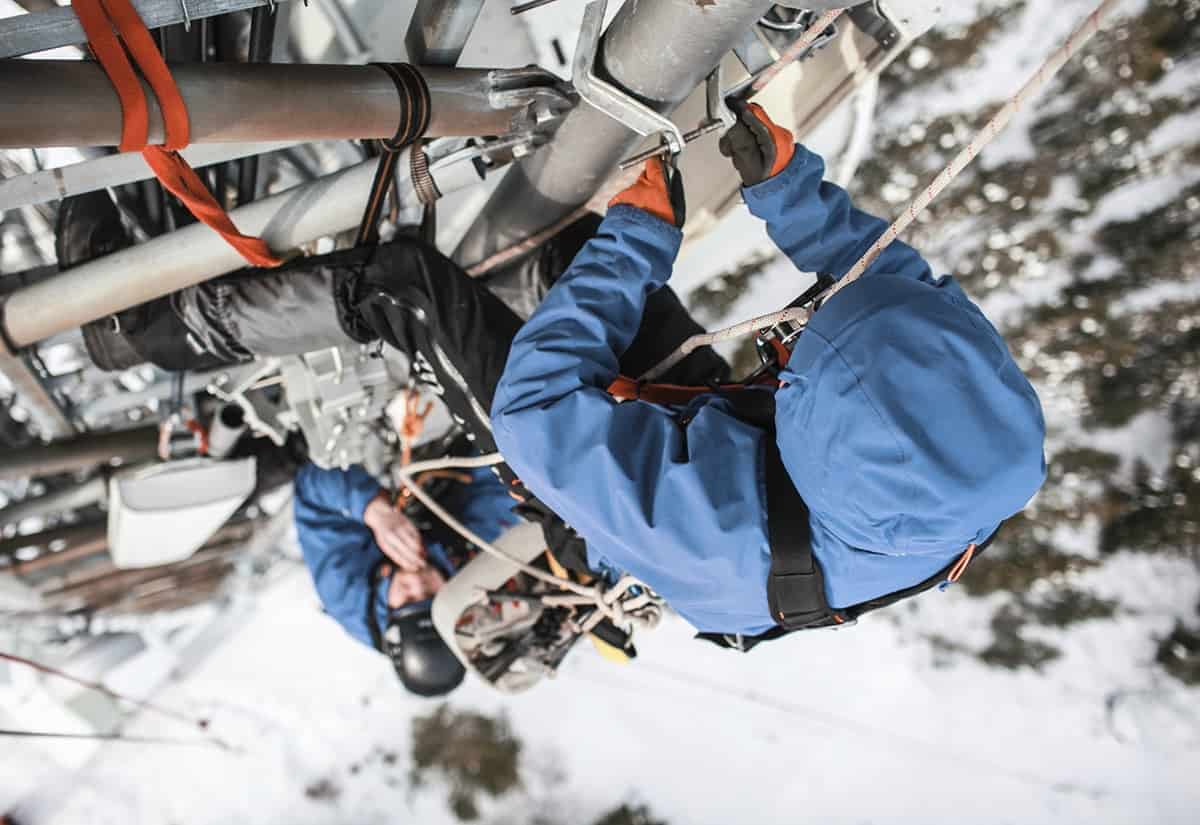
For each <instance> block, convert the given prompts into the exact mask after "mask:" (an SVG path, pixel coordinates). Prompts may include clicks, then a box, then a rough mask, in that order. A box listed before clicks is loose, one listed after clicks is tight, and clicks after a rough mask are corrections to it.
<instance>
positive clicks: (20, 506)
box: [0, 440, 108, 547]
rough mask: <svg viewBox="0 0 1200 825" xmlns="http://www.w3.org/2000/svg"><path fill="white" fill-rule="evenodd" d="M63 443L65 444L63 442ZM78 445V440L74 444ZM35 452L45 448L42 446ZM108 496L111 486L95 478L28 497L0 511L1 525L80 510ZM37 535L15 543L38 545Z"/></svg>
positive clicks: (101, 479)
mask: <svg viewBox="0 0 1200 825" xmlns="http://www.w3.org/2000/svg"><path fill="white" fill-rule="evenodd" d="M59 443H62V442H59ZM71 443H74V444H75V445H76V446H78V444H79V442H78V440H76V441H74V442H71ZM34 449H39V450H40V449H43V447H41V446H40V445H39V446H38V447H37V448H34ZM107 494H108V485H107V483H106V482H105V481H104V479H103V478H101V477H96V478H91V479H89V480H87V481H85V482H83V483H82V484H76V485H75V486H73V487H64V488H63V489H61V490H55V491H54V492H52V493H46V494H44V495H40V496H37V497H36V498H26V499H22V500H21V501H18V502H16V503H15V504H10V505H8V506H7V507H5V508H4V509H3V510H0V524H17V523H18V522H21V521H24V520H25V519H27V518H32V517H34V516H44V515H47V514H49V513H59V512H62V511H63V510H78V509H80V508H83V507H89V506H91V505H93V504H96V503H97V502H99V501H101V500H103V498H104V497H105V496H106V495H107ZM34 538H35V537H34V536H25V537H22V538H20V539H13V541H22V542H23V544H19V545H18V547H23V546H25V545H28V544H34V543H35V542H34Z"/></svg>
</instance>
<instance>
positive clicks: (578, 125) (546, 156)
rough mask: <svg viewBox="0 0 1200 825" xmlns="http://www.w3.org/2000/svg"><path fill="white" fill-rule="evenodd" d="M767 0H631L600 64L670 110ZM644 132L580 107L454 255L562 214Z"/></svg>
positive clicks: (475, 254)
mask: <svg viewBox="0 0 1200 825" xmlns="http://www.w3.org/2000/svg"><path fill="white" fill-rule="evenodd" d="M771 5H772V4H771V0H712V2H697V0H639V2H627V3H625V5H623V6H622V7H621V9H620V11H618V12H617V15H616V17H614V18H613V21H612V24H611V25H610V26H609V27H608V30H607V31H606V32H605V34H604V38H603V41H602V42H601V48H600V55H599V58H598V64H599V66H598V68H599V69H602V70H603V72H604V73H606V74H607V75H608V76H609V79H610V80H611V81H613V82H614V83H616V84H617V85H618V86H620V87H621V88H623V89H625V90H626V91H628V92H630V93H632V94H633V95H635V96H636V97H638V98H640V99H642V100H643V101H644V102H645V103H647V104H649V105H650V106H652V107H653V108H655V109H656V110H658V111H660V112H670V111H671V110H673V109H674V108H675V107H676V106H678V105H679V104H680V103H681V102H682V101H683V99H684V98H685V97H687V96H688V94H689V93H690V92H691V91H692V90H693V89H695V88H696V86H698V85H699V84H700V82H701V81H702V80H703V79H704V77H705V76H706V75H707V74H708V73H709V72H711V71H712V69H713V67H714V66H716V65H717V63H718V62H720V60H721V58H722V56H724V54H725V53H726V52H728V51H729V50H731V49H732V48H733V47H734V45H735V44H736V43H737V42H738V40H739V39H740V38H741V36H742V35H743V34H744V33H745V31H746V30H747V29H748V28H749V27H750V26H752V25H753V24H754V23H755V22H756V21H757V20H758V19H759V18H760V17H762V16H763V14H764V13H765V12H766V10H767V9H768V8H770V6H771ZM639 141H640V138H639V137H638V135H637V134H635V133H634V132H632V131H631V130H629V129H627V128H625V127H623V126H622V125H621V124H619V123H617V122H616V121H615V120H613V119H611V118H609V117H608V116H607V115H604V114H602V113H601V112H599V111H597V110H596V109H593V108H592V107H590V106H587V105H586V104H581V105H580V106H578V107H576V108H575V109H574V110H573V111H571V113H570V114H568V115H567V116H566V118H565V119H564V121H563V124H562V126H561V127H560V128H559V130H558V132H557V134H556V135H555V137H554V140H552V141H550V143H549V144H548V145H547V146H546V147H544V148H543V149H542V150H541V151H539V152H538V154H537V155H536V156H534V157H533V158H531V159H529V160H526V161H525V162H523V163H522V164H521V165H520V166H518V167H516V168H514V169H512V170H511V171H510V172H509V174H508V175H506V176H505V178H504V180H503V181H501V183H500V185H499V186H498V187H497V188H496V190H495V192H493V194H492V197H491V199H490V200H489V201H488V203H487V205H486V206H485V207H484V210H483V213H482V214H481V215H480V217H479V219H478V220H477V221H476V222H475V223H474V225H472V227H471V229H470V230H469V231H468V232H467V234H466V236H465V237H464V238H463V241H462V243H461V244H460V245H459V247H458V250H457V251H456V252H455V255H454V257H455V258H456V259H457V260H458V261H459V262H460V263H463V264H473V263H475V262H477V261H481V260H483V259H484V258H487V257H488V256H489V255H491V254H493V253H494V252H496V251H497V250H499V249H503V248H505V247H507V246H510V245H512V244H514V243H516V242H518V241H520V240H522V239H523V238H525V237H526V236H528V235H531V234H533V233H534V232H536V231H537V230H539V229H541V228H543V227H545V226H548V225H550V224H552V223H554V222H555V221H557V220H559V219H560V218H562V217H563V216H564V215H566V214H568V213H570V212H571V211H572V210H573V209H575V208H576V207H578V206H579V205H580V204H582V203H584V202H585V201H587V200H588V198H590V197H591V196H592V195H593V194H594V193H595V192H596V191H597V190H598V189H599V188H600V186H601V185H602V184H603V183H604V181H605V179H606V178H607V177H608V176H609V175H610V174H611V173H612V172H614V171H615V170H616V167H617V163H618V162H619V161H620V160H621V158H622V157H624V156H626V155H627V154H629V153H630V151H631V150H632V149H633V148H634V146H636V144H637V143H638V142H639Z"/></svg>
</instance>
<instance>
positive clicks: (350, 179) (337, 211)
mask: <svg viewBox="0 0 1200 825" xmlns="http://www.w3.org/2000/svg"><path fill="white" fill-rule="evenodd" d="M408 170H409V163H408V155H407V151H406V152H405V154H404V156H403V157H402V158H401V159H400V162H399V163H398V164H397V179H398V182H399V185H400V191H401V192H402V193H403V194H404V197H405V200H407V201H410V202H415V195H414V194H413V193H412V184H411V183H410V180H409V171H408ZM374 175H375V161H374V160H371V161H367V162H365V163H360V164H358V165H357V166H352V167H350V168H349V169H344V170H342V171H341V172H338V173H336V174H334V175H330V176H328V177H325V178H321V179H320V180H316V181H313V182H312V183H308V184H304V185H303V186H298V187H295V188H294V189H290V190H288V191H287V192H281V193H280V194H278V195H274V196H272V197H270V198H264V199H262V200H259V201H255V202H254V203H252V204H249V205H248V206H243V207H239V208H238V209H235V210H233V211H232V212H231V213H230V215H231V216H232V218H233V221H234V223H235V224H236V225H237V227H238V228H239V229H240V230H241V231H242V232H245V233H247V234H250V235H258V236H260V237H262V238H263V239H264V240H265V241H266V242H267V244H268V245H269V246H270V247H271V248H272V249H274V250H276V251H278V252H283V251H286V250H290V249H294V248H295V247H297V246H299V245H300V244H303V243H307V242H309V241H312V240H315V239H316V238H319V237H322V236H324V235H332V234H336V233H338V232H342V231H344V230H346V229H350V228H351V227H353V226H357V225H358V220H359V218H361V217H362V206H363V202H364V201H365V200H366V198H367V193H368V192H369V191H370V188H371V181H372V180H373V178H374ZM435 178H436V181H437V186H438V190H439V191H441V192H442V193H443V194H448V193H449V192H452V191H456V190H458V189H462V188H464V187H465V186H467V185H469V184H470V183H472V182H478V181H479V179H480V177H479V173H478V172H477V171H476V169H475V166H474V164H471V163H458V164H454V165H452V166H448V167H446V168H445V169H443V170H439V171H438V172H437V173H435ZM245 265H246V262H245V260H243V259H242V257H241V255H239V254H238V253H237V251H236V250H234V248H233V247H231V246H230V245H229V244H227V243H225V241H224V240H223V239H222V238H221V236H220V235H217V234H216V233H215V232H213V231H212V230H211V229H209V228H208V227H207V226H205V225H203V224H199V223H197V224H192V225H191V226H185V227H183V228H182V229H178V230H176V231H175V232H172V233H169V234H166V235H160V236H159V237H157V238H154V239H152V240H150V241H147V242H146V243H143V244H138V245H137V246H133V247H129V248H127V249H122V250H120V251H118V252H114V253H112V254H111V255H106V256H104V257H102V258H96V259H94V260H91V261H88V262H87V263H84V264H81V265H79V266H77V267H74V268H72V269H69V270H67V271H66V272H63V273H61V274H59V275H57V276H55V277H52V278H47V279H46V280H44V281H41V282H39V283H36V284H34V285H32V286H28V287H25V288H24V289H20V290H17V291H16V292H13V293H12V294H11V295H10V296H9V297H8V298H7V301H6V303H5V305H4V313H3V319H4V324H5V328H6V330H7V332H8V336H9V339H10V340H11V341H12V342H13V343H14V344H15V345H17V346H19V347H21V346H27V345H29V344H32V343H33V342H35V341H40V340H42V339H43V338H48V337H49V336H51V335H55V334H56V333H59V332H64V331H65V330H68V329H72V328H74V327H78V326H81V325H82V324H86V323H87V322H88V321H94V320H96V319H97V318H103V317H104V316H106V315H111V314H112V313H114V312H119V311H120V310H123V309H128V308H129V307H131V306H136V305H138V304H141V303H145V302H146V301H149V300H152V299H154V298H158V297H161V296H163V295H167V294H169V293H171V292H175V291H176V290H180V289H183V288H184V287H189V286H192V285H193V284H198V283H200V282H201V281H207V280H208V279H210V278H215V277H217V276H218V275H223V274H224V273H226V272H232V271H233V270H235V269H240V268H242V267H243V266H245ZM3 463H4V457H3V456H2V455H0V464H3ZM6 470H7V467H4V468H3V469H0V477H3V473H4V472H5V471H6ZM26 474H28V473H27V472H23V473H19V474H18V475H26Z"/></svg>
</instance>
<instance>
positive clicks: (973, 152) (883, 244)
mask: <svg viewBox="0 0 1200 825" xmlns="http://www.w3.org/2000/svg"><path fill="white" fill-rule="evenodd" d="M1117 2H1118V0H1103V2H1102V3H1100V5H1099V6H1097V7H1096V10H1095V11H1093V12H1092V13H1091V14H1089V15H1088V16H1087V18H1086V19H1085V20H1084V21H1083V22H1082V23H1080V24H1079V26H1078V27H1076V29H1075V31H1073V32H1071V36H1070V37H1068V38H1067V40H1066V42H1065V43H1063V44H1062V45H1061V46H1059V47H1058V48H1057V49H1056V50H1055V51H1054V52H1052V53H1051V54H1050V56H1049V57H1047V58H1046V60H1045V62H1044V63H1042V65H1041V66H1039V67H1038V70H1037V71H1036V72H1034V74H1033V76H1032V77H1030V78H1029V80H1027V81H1025V85H1024V86H1022V87H1021V88H1020V90H1019V91H1018V92H1017V93H1016V94H1015V95H1013V96H1012V97H1011V98H1010V99H1009V101H1008V102H1007V103H1005V104H1004V106H1002V107H1001V109H1000V111H998V112H996V114H994V115H992V119H991V120H989V121H988V122H987V124H986V125H985V126H984V127H983V128H982V129H980V130H979V131H978V132H977V133H976V134H975V137H973V138H972V139H971V142H970V143H968V144H967V145H966V146H965V147H963V149H962V151H961V152H959V153H958V155H956V156H955V158H954V160H952V161H950V164H949V165H948V166H946V168H945V169H943V170H942V171H941V172H939V173H938V176H937V177H936V178H934V179H933V181H932V182H931V183H930V184H929V186H927V187H925V190H924V191H923V192H921V194H920V195H918V196H917V197H916V198H914V199H913V201H912V203H910V204H909V205H908V207H907V208H906V209H905V210H904V211H903V212H902V213H901V214H900V217H899V218H897V219H896V220H895V222H894V223H892V225H891V226H889V227H888V228H887V231H886V232H884V233H883V234H882V235H881V236H880V237H879V239H878V240H877V241H875V243H874V244H872V245H871V248H870V249H868V250H867V251H866V252H865V253H864V254H863V256H862V257H861V258H859V259H858V261H857V262H856V263H855V264H854V266H852V267H850V270H849V271H848V272H847V273H846V275H845V276H844V277H843V278H842V279H841V280H840V281H837V282H836V283H835V284H834V285H833V286H832V287H831V288H830V290H829V292H828V293H827V294H826V296H825V297H826V299H828V298H831V297H833V296H834V295H836V294H837V293H838V291H839V290H841V289H843V288H844V287H846V286H847V285H849V284H851V283H853V282H854V281H856V280H858V278H859V276H861V275H862V274H863V273H864V272H865V271H866V270H867V267H869V266H870V265H871V264H872V263H874V262H875V259H876V258H878V257H879V256H880V255H881V254H882V253H883V250H885V249H887V247H888V245H889V244H890V243H891V242H892V241H894V240H896V238H897V236H899V234H900V233H901V232H903V231H904V230H905V229H907V228H908V226H909V225H910V224H911V223H912V222H913V221H915V220H916V219H917V216H918V215H920V214H921V213H922V212H924V211H925V209H926V208H927V207H928V206H929V204H930V203H932V202H933V199H934V198H936V197H937V196H938V195H939V194H941V192H942V190H944V189H945V188H946V186H947V185H949V183H950V181H952V180H954V179H955V178H956V177H958V175H959V173H960V172H962V170H963V169H965V168H966V167H967V166H968V165H969V164H970V163H971V161H973V160H975V157H976V156H977V155H978V154H979V152H980V151H981V150H982V149H983V148H984V147H985V146H987V145H988V144H989V143H991V142H992V141H993V140H994V139H995V137H996V135H998V134H1000V132H1002V131H1003V130H1004V127H1006V126H1007V125H1008V123H1009V121H1010V120H1012V116H1013V115H1014V114H1016V113H1017V111H1018V110H1019V109H1020V108H1021V106H1022V105H1023V104H1024V103H1025V100H1026V99H1027V98H1029V97H1031V96H1033V95H1036V94H1037V93H1038V92H1039V91H1041V89H1042V87H1043V86H1045V85H1046V84H1047V83H1048V82H1049V81H1050V78H1052V77H1054V75H1056V74H1058V70H1059V69H1061V68H1062V67H1063V66H1064V65H1065V64H1066V62H1067V61H1068V60H1070V59H1071V58H1072V57H1073V56H1074V55H1075V53H1076V52H1078V51H1079V50H1080V49H1081V48H1083V45H1084V44H1085V43H1087V42H1088V41H1089V40H1091V39H1092V36H1093V35H1094V34H1096V32H1098V31H1100V22H1101V20H1103V19H1104V17H1105V16H1106V15H1107V14H1108V13H1109V12H1110V11H1112V8H1113V7H1114V6H1115V5H1117Z"/></svg>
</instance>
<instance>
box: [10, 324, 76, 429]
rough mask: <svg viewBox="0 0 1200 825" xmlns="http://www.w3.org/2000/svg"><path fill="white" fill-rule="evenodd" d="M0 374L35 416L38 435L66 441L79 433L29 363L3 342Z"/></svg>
mask: <svg viewBox="0 0 1200 825" xmlns="http://www.w3.org/2000/svg"><path fill="white" fill-rule="evenodd" d="M0 374H2V375H4V377H6V378H7V379H8V380H9V383H11V384H12V386H13V389H15V390H16V391H17V394H18V395H19V396H20V398H21V401H22V402H24V404H25V405H26V407H28V409H29V410H30V412H31V413H33V421H32V422H31V423H33V424H34V426H35V427H36V429H37V430H38V434H39V435H41V436H43V437H48V438H64V437H66V436H68V435H72V434H74V432H75V427H74V426H73V425H72V424H71V422H70V421H68V420H67V417H66V416H65V415H64V414H63V411H62V410H61V409H60V408H59V406H58V404H57V403H56V402H55V401H54V398H53V397H51V395H50V393H49V392H47V391H46V388H45V387H44V386H42V382H41V381H39V380H38V378H37V376H36V375H34V374H33V372H31V371H30V369H29V367H28V366H26V364H25V362H24V361H22V360H21V359H20V358H18V357H16V356H15V355H10V354H9V353H7V352H6V351H5V350H4V344H3V343H2V342H0Z"/></svg>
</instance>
